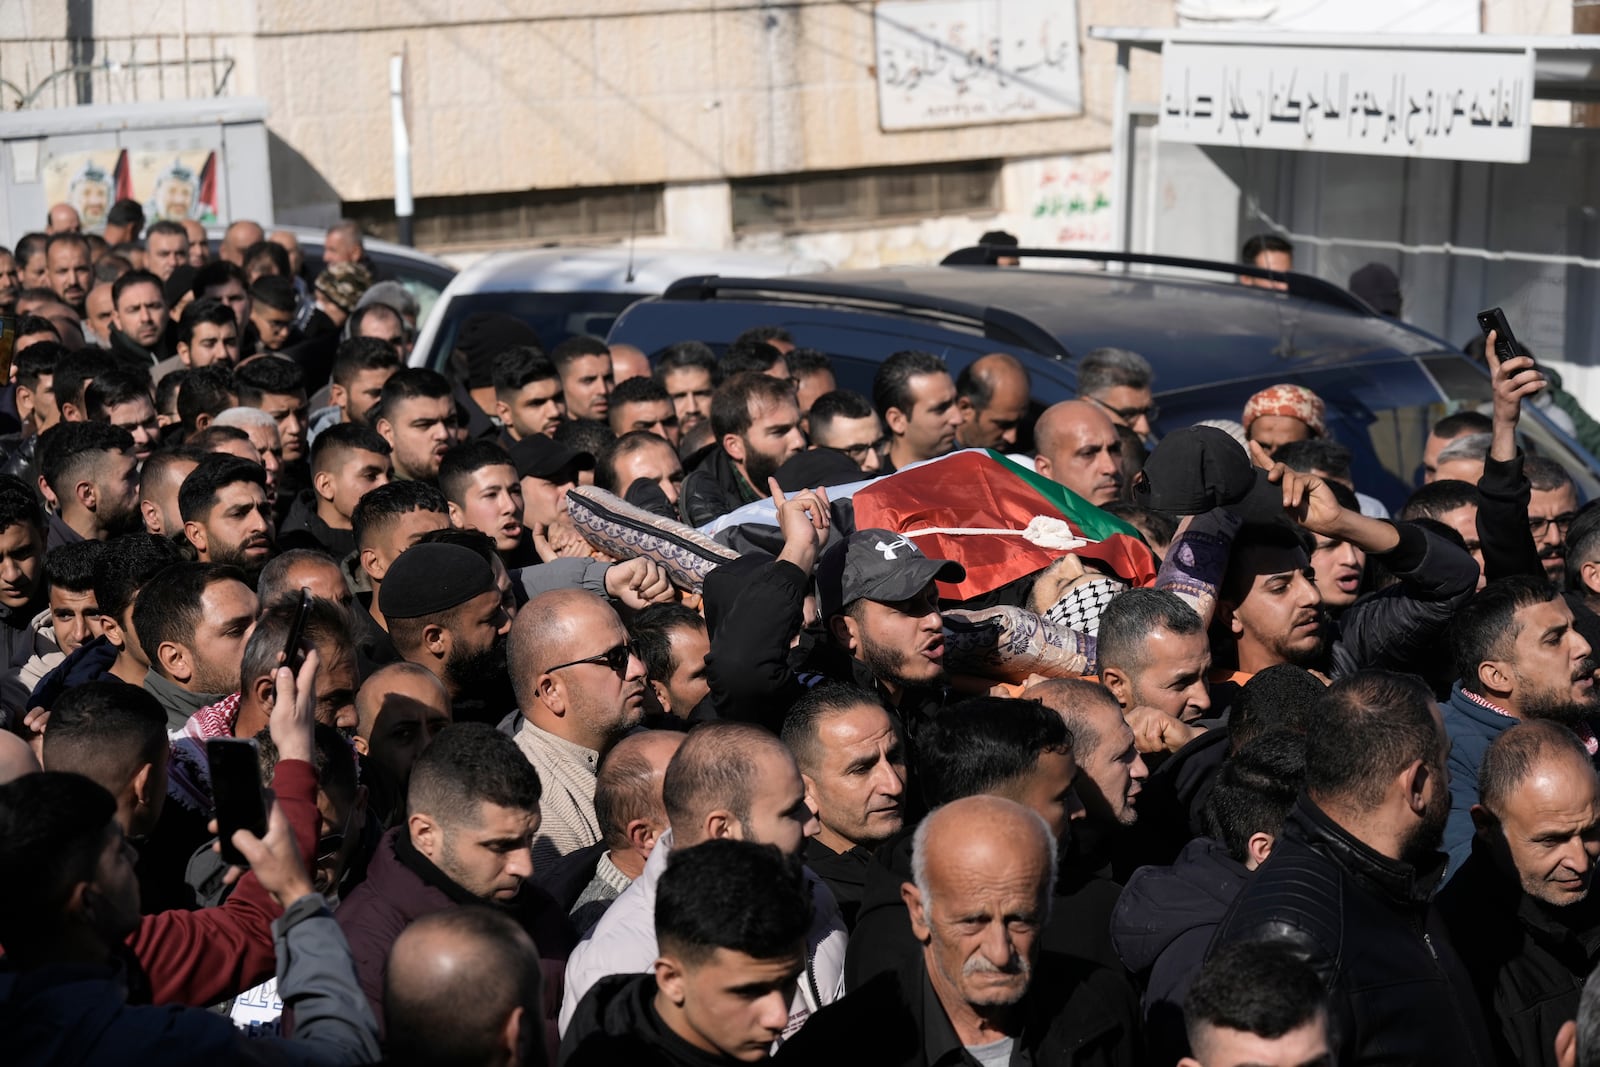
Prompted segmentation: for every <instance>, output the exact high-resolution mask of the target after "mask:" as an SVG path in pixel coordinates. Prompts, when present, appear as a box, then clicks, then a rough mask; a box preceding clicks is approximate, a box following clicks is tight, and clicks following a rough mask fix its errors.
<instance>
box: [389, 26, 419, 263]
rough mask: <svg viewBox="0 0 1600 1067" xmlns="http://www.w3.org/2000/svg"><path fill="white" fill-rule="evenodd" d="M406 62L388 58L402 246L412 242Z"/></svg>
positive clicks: (399, 56) (396, 209)
mask: <svg viewBox="0 0 1600 1067" xmlns="http://www.w3.org/2000/svg"><path fill="white" fill-rule="evenodd" d="M405 67H406V58H405V56H404V55H403V54H397V55H393V56H390V57H389V119H390V125H391V126H392V127H393V130H394V218H395V222H396V223H397V225H398V228H399V231H400V243H401V244H403V245H409V244H412V243H414V242H413V234H412V229H411V215H412V212H413V210H414V204H413V203H412V199H411V135H410V133H409V132H408V131H407V130H406V94H405Z"/></svg>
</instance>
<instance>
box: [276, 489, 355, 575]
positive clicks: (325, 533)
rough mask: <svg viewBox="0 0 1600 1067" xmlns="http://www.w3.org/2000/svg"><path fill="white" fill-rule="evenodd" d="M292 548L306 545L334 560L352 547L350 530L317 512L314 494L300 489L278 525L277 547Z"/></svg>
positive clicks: (352, 531) (279, 548) (342, 558)
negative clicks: (335, 525)
mask: <svg viewBox="0 0 1600 1067" xmlns="http://www.w3.org/2000/svg"><path fill="white" fill-rule="evenodd" d="M292 548H309V549H312V550H314V551H317V552H326V553H327V554H328V555H330V556H332V557H333V558H334V559H335V560H337V561H343V560H344V559H345V557H347V556H349V555H350V553H352V552H354V551H355V550H356V535H355V531H354V530H336V529H334V528H333V527H332V526H329V525H328V524H327V523H326V522H325V521H323V518H322V516H320V515H318V514H317V494H316V492H315V491H314V490H311V489H304V490H301V491H300V492H299V493H296V494H295V496H294V501H293V502H292V503H291V504H290V505H289V513H288V514H287V515H285V516H284V517H283V522H282V523H281V524H279V526H278V551H279V552H287V551H289V550H290V549H292Z"/></svg>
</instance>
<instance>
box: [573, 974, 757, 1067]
mask: <svg viewBox="0 0 1600 1067" xmlns="http://www.w3.org/2000/svg"><path fill="white" fill-rule="evenodd" d="M655 997H656V976H655V974H654V972H651V973H648V974H613V975H610V976H608V977H605V978H602V979H600V981H598V982H596V983H595V984H594V988H592V989H590V990H589V992H588V993H586V994H584V997H583V999H582V1000H581V1001H579V1002H578V1009H577V1011H576V1012H575V1013H574V1014H573V1016H572V1021H571V1022H569V1023H568V1024H567V1032H566V1034H565V1035H563V1036H562V1038H561V1052H560V1054H559V1055H558V1056H557V1057H556V1064H557V1067H588V1065H591V1064H592V1065H593V1067H621V1065H623V1064H626V1065H628V1067H734V1065H735V1064H737V1063H739V1061H738V1060H735V1059H732V1058H731V1057H727V1056H718V1055H715V1054H713V1053H710V1052H703V1051H701V1050H700V1049H698V1048H695V1047H694V1046H693V1045H691V1044H689V1042H687V1041H685V1040H684V1039H683V1038H681V1037H679V1036H678V1035H677V1034H675V1033H673V1032H672V1030H671V1029H669V1028H668V1027H667V1025H666V1024H665V1023H664V1022H662V1021H661V1016H660V1015H658V1014H657V1013H656V1009H655Z"/></svg>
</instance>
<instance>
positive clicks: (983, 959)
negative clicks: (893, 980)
mask: <svg viewBox="0 0 1600 1067" xmlns="http://www.w3.org/2000/svg"><path fill="white" fill-rule="evenodd" d="M911 850H912V851H911V878H912V880H911V881H910V882H909V883H905V884H902V885H901V887H900V896H901V899H902V900H904V901H905V904H906V909H907V911H908V912H909V913H910V919H911V933H912V935H913V936H914V937H915V938H916V939H917V941H918V942H920V943H921V944H922V946H923V950H922V955H923V962H924V964H925V965H926V967H927V973H928V981H929V984H930V985H931V986H932V987H933V991H934V994H935V995H936V996H938V998H939V1000H940V1002H941V1003H942V1004H943V1005H944V1007H945V1011H946V1013H947V1014H954V1013H955V1011H957V1010H960V1009H962V1008H963V1007H964V1006H965V1007H970V1008H975V1009H977V1010H978V1012H979V1013H980V1014H982V1013H984V1012H986V1011H988V1010H992V1009H995V1008H1003V1007H1005V1006H1008V1005H1012V1004H1016V1003H1017V1002H1018V1001H1020V1000H1021V999H1022V998H1023V997H1024V996H1026V995H1027V992H1028V986H1029V983H1030V982H1031V980H1032V977H1033V964H1034V961H1035V960H1036V959H1037V958H1038V954H1039V932H1040V930H1042V929H1043V927H1044V924H1045V922H1046V920H1047V919H1048V918H1049V916H1050V902H1051V897H1052V896H1053V894H1054V881H1055V869H1056V845H1055V839H1054V838H1053V837H1052V836H1051V834H1050V831H1049V829H1048V828H1047V827H1046V826H1045V823H1044V820H1043V819H1042V818H1040V817H1039V816H1038V815H1037V814H1036V813H1034V812H1033V811H1030V810H1029V809H1028V808H1025V807H1023V806H1022V805H1020V804H1017V803H1016V802H1014V801H1010V800H1005V799H1003V798H1001V797H996V796H973V797H965V798H963V799H961V800H953V801H951V802H950V803H948V804H946V805H945V806H944V807H942V808H937V809H935V810H934V811H933V813H932V814H930V815H929V816H928V817H927V818H926V819H924V820H923V821H922V824H921V825H920V826H918V827H917V832H916V834H915V836H914V837H913V838H912V844H911Z"/></svg>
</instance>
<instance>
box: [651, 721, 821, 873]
mask: <svg viewBox="0 0 1600 1067" xmlns="http://www.w3.org/2000/svg"><path fill="white" fill-rule="evenodd" d="M785 771H787V772H788V773H791V774H792V776H793V778H794V780H795V782H797V783H798V782H799V781H800V769H799V768H798V767H796V766H795V762H794V757H793V756H791V755H790V754H789V750H788V749H787V748H785V747H784V746H783V742H782V741H779V740H778V739H777V738H776V737H774V736H773V735H772V734H771V733H769V732H768V731H766V730H763V729H762V728H761V727H759V726H752V725H750V724H748V723H737V722H712V723H706V724H705V725H703V726H699V727H696V728H695V729H694V730H691V731H690V732H689V736H688V737H687V738H686V739H685V740H684V742H683V744H682V745H681V746H680V747H679V748H678V751H677V753H676V754H675V755H674V756H673V757H672V760H671V762H670V763H668V764H667V773H666V777H665V778H664V780H663V782H662V799H663V802H664V803H665V805H666V809H667V819H668V821H669V822H671V824H672V827H673V841H674V845H675V847H677V848H686V847H688V846H690V845H697V844H699V843H700V842H701V841H703V840H705V839H706V837H707V834H706V823H707V820H708V817H709V816H711V815H712V814H713V813H714V812H718V811H723V812H727V813H728V814H729V815H731V816H732V818H733V820H734V821H735V822H738V823H740V824H741V825H747V824H748V823H749V822H750V818H751V807H752V803H753V801H754V798H755V797H756V794H757V793H758V792H759V791H761V790H762V789H763V787H764V786H765V785H769V784H771V782H770V780H769V781H763V776H769V778H770V777H777V776H779V775H781V774H782V773H784V772H785ZM801 792H802V794H803V793H804V786H803V785H802V786H801ZM764 843H767V842H764Z"/></svg>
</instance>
